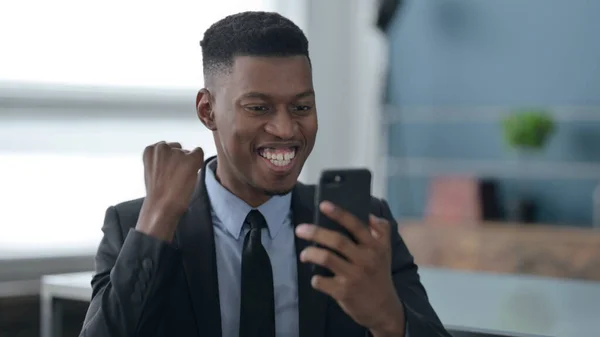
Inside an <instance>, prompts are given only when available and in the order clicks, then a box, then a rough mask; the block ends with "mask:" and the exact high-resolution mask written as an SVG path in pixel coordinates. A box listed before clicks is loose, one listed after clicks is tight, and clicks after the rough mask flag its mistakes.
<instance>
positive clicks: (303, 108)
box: [294, 105, 312, 112]
mask: <svg viewBox="0 0 600 337" xmlns="http://www.w3.org/2000/svg"><path fill="white" fill-rule="evenodd" d="M311 109H312V106H309V105H294V111H298V112H305V111H310V110H311Z"/></svg>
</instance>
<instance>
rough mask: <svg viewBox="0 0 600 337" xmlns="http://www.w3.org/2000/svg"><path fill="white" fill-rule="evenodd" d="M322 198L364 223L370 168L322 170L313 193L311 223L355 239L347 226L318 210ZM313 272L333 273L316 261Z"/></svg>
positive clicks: (319, 273)
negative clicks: (313, 219)
mask: <svg viewBox="0 0 600 337" xmlns="http://www.w3.org/2000/svg"><path fill="white" fill-rule="evenodd" d="M323 201H329V202H331V203H333V204H334V205H336V206H337V207H340V208H342V209H344V210H346V211H348V212H349V213H351V214H352V215H354V216H355V217H357V218H358V219H359V220H360V221H361V222H362V223H364V224H365V225H367V224H368V223H369V213H370V207H371V206H370V205H371V172H370V171H369V170H367V169H341V170H326V171H323V173H322V174H321V178H320V180H319V185H318V187H317V190H316V194H315V212H316V213H315V225H317V226H320V227H323V228H326V229H329V230H332V231H337V232H340V233H342V234H344V235H346V236H347V237H349V238H350V239H352V240H353V241H356V240H355V239H354V238H353V237H352V235H351V234H350V233H349V232H348V230H346V229H345V228H344V227H342V226H341V225H339V224H338V223H336V222H335V221H333V220H331V219H330V218H329V217H327V216H326V215H324V214H323V213H322V212H321V211H320V209H319V205H320V204H321V203H322V202H323ZM315 245H317V244H315ZM317 246H319V247H320V248H324V247H321V246H320V245H317ZM325 249H328V248H325ZM338 255H339V254H338ZM342 257H343V256H342ZM313 272H314V273H315V274H317V275H323V276H333V274H332V273H331V271H329V270H328V269H326V268H323V267H321V266H317V265H313Z"/></svg>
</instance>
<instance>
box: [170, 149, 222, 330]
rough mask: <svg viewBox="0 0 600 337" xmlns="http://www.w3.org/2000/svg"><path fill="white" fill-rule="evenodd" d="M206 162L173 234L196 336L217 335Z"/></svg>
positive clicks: (218, 314) (218, 315)
mask: <svg viewBox="0 0 600 337" xmlns="http://www.w3.org/2000/svg"><path fill="white" fill-rule="evenodd" d="M213 158H214V157H213ZM213 158H209V159H208V160H207V161H206V162H208V161H210V160H212V159H213ZM206 162H205V165H204V168H203V169H202V171H201V173H200V174H199V175H198V182H197V184H196V190H195V191H194V195H193V197H192V200H191V202H190V206H189V208H188V211H187V212H186V213H185V214H184V216H183V217H182V219H181V220H180V222H179V225H178V228H177V232H176V234H175V235H176V240H177V242H178V245H179V249H180V250H181V253H182V260H183V267H184V270H185V275H186V279H187V283H188V289H189V292H190V295H191V300H192V306H193V309H194V314H195V318H196V326H197V329H198V336H200V335H202V336H205V335H208V336H221V308H220V304H219V285H218V278H217V262H216V256H215V255H216V253H215V240H214V233H213V224H212V218H211V213H210V201H209V198H208V194H207V192H206V187H205V184H204V178H205V175H206V170H207V169H208V168H207V167H206Z"/></svg>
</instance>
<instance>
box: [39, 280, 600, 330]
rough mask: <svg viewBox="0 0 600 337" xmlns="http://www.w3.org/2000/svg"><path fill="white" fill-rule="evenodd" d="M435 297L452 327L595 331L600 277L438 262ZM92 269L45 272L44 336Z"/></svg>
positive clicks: (85, 287) (431, 290)
mask: <svg viewBox="0 0 600 337" xmlns="http://www.w3.org/2000/svg"><path fill="white" fill-rule="evenodd" d="M419 274H420V275H421V279H422V282H423V285H424V286H425V288H426V289H427V292H428V294H429V298H430V301H431V303H432V305H433V307H434V308H435V310H436V311H437V313H438V315H439V316H440V319H441V320H442V322H443V323H444V324H445V325H446V327H447V328H448V329H450V330H453V331H466V332H483V333H492V334H497V335H501V336H504V335H506V336H518V337H525V336H534V335H536V336H552V337H554V336H556V337H571V336H577V337H594V336H596V337H597V336H598V332H600V319H598V317H599V315H600V283H598V282H584V281H577V280H564V279H554V278H545V277H535V276H524V275H508V274H493V273H483V272H465V271H456V270H448V269H438V268H421V269H420V271H419ZM91 278H92V273H76V274H63V275H52V276H44V277H43V278H42V308H41V310H42V324H41V326H42V334H41V336H42V337H56V336H60V331H61V324H60V323H61V320H62V318H61V317H60V315H61V312H60V300H61V299H69V300H81V301H89V299H90V297H91V293H92V291H91V288H90V281H91Z"/></svg>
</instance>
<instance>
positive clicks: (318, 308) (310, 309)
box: [292, 183, 327, 337]
mask: <svg viewBox="0 0 600 337" xmlns="http://www.w3.org/2000/svg"><path fill="white" fill-rule="evenodd" d="M314 191H315V189H314V188H313V187H310V186H306V185H303V184H301V183H298V184H297V185H296V187H295V188H294V191H293V192H292V213H293V217H294V226H297V225H299V224H302V223H312V222H313V218H314V210H315V207H314ZM295 243H296V260H297V266H298V302H299V303H298V312H299V323H300V337H322V336H324V335H325V317H326V313H327V296H326V295H325V294H323V293H321V292H319V291H317V290H315V289H313V287H312V286H311V285H310V280H311V278H312V270H311V267H310V265H308V264H306V263H303V262H300V258H299V257H300V252H302V250H304V248H306V247H308V246H309V245H311V243H310V242H308V241H306V240H302V239H299V238H298V237H296V239H295Z"/></svg>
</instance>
